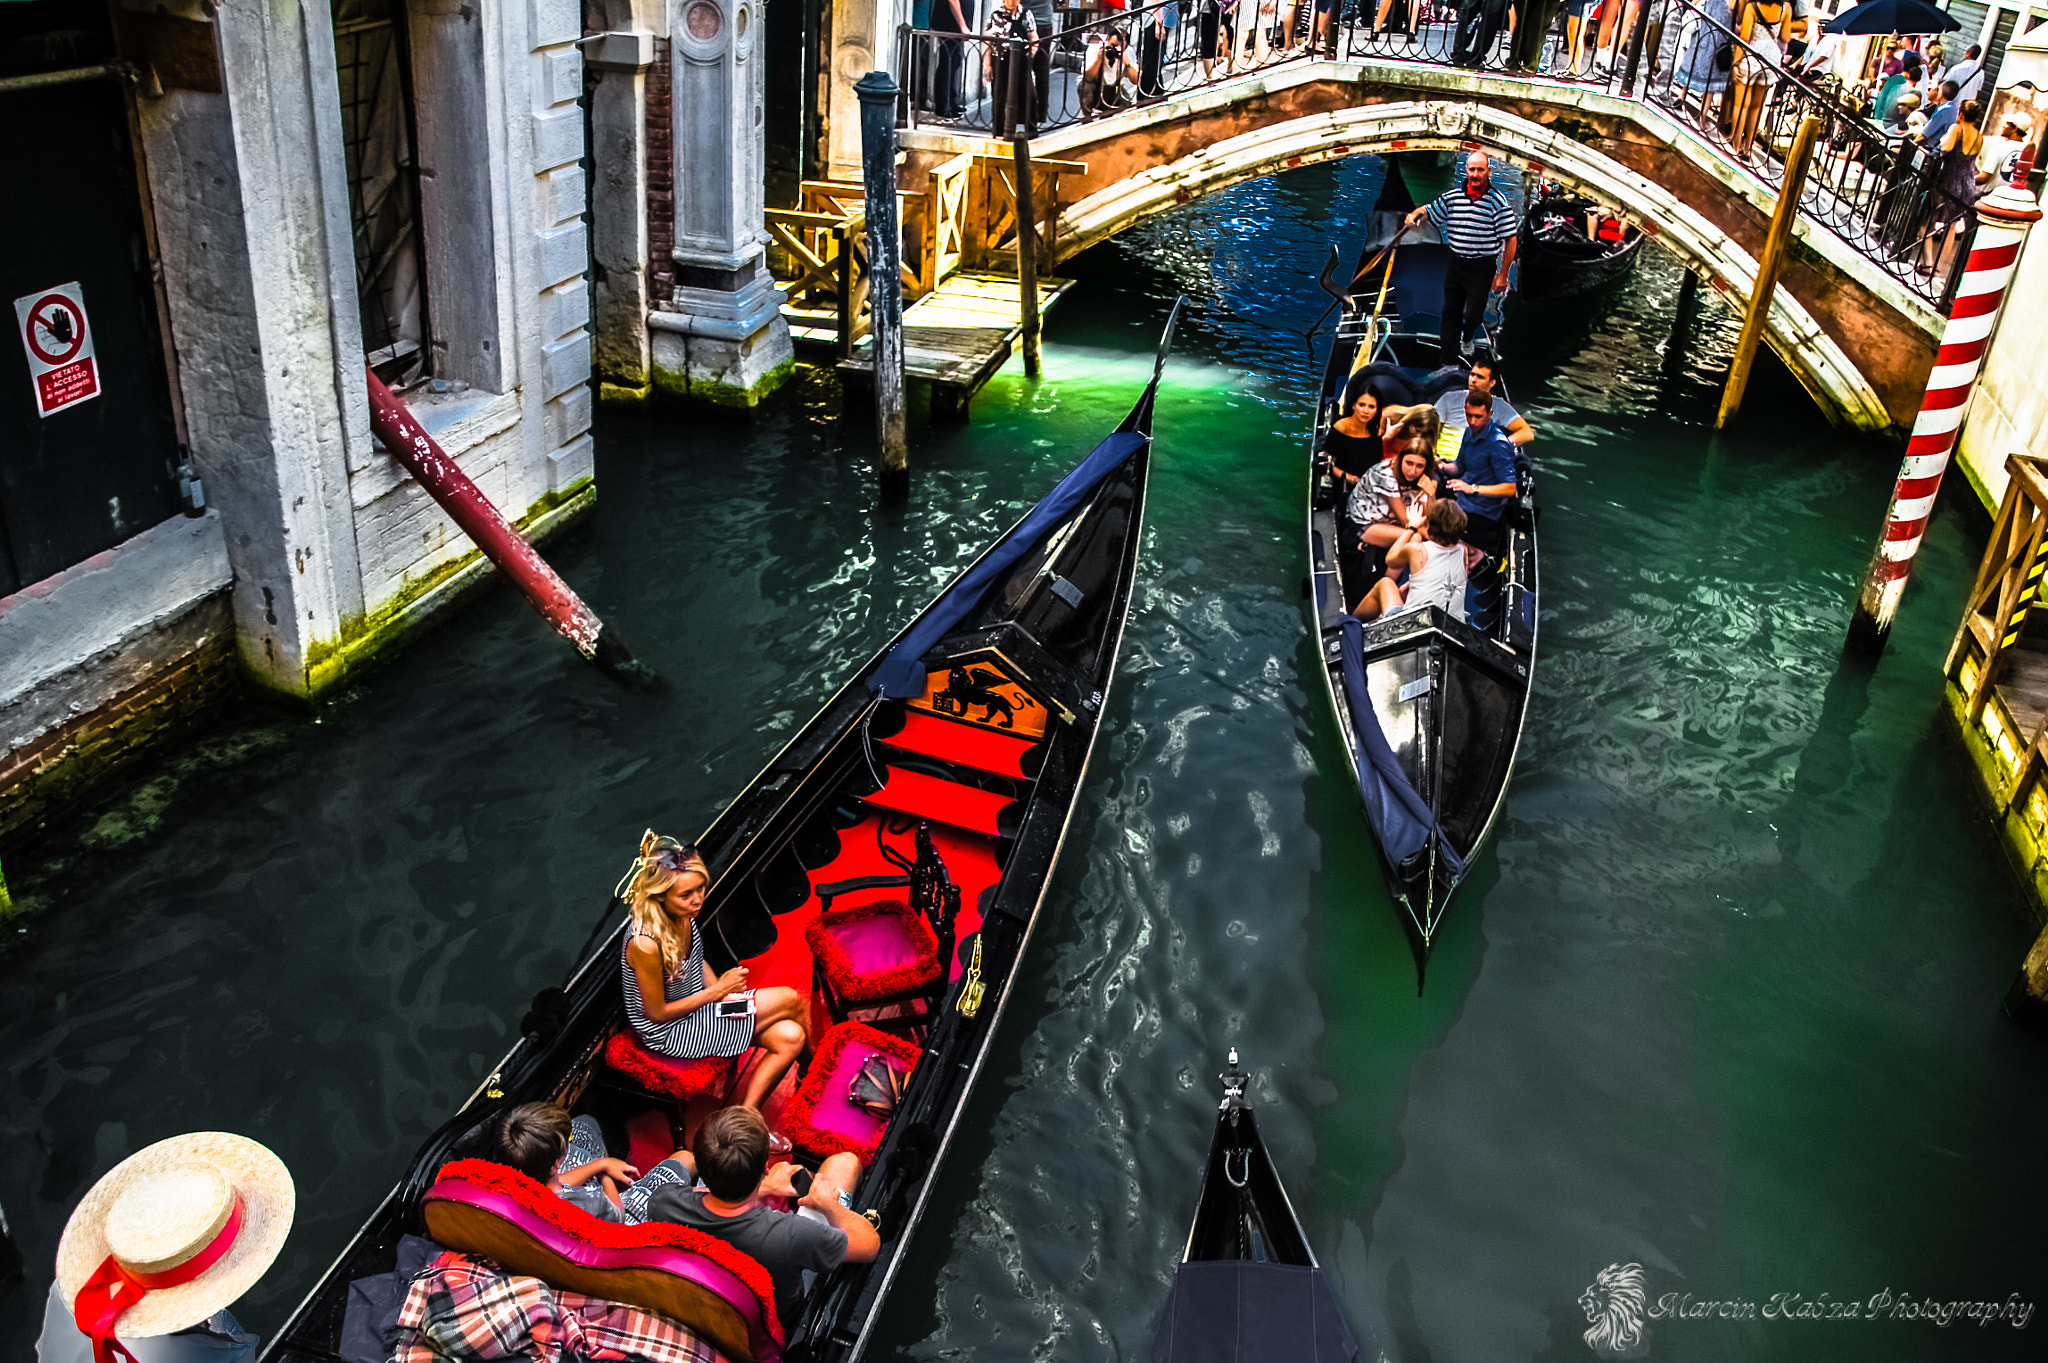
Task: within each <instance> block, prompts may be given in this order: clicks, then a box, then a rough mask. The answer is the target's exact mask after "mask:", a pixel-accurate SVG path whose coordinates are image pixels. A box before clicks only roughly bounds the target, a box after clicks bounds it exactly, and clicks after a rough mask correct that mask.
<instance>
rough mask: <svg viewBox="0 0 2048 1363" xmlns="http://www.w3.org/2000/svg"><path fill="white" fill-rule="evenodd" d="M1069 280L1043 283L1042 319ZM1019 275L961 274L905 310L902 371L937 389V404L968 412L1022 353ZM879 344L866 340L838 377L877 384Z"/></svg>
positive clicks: (1069, 284) (934, 396) (842, 365)
mask: <svg viewBox="0 0 2048 1363" xmlns="http://www.w3.org/2000/svg"><path fill="white" fill-rule="evenodd" d="M1072 287H1073V281H1072V280H1070V279H1040V280H1039V281H1038V315H1039V316H1040V317H1043V316H1044V315H1045V314H1046V313H1048V312H1050V311H1052V306H1053V304H1055V303H1057V302H1058V301H1059V300H1060V298H1061V296H1062V295H1064V294H1065V293H1066V291H1067V290H1068V289H1070V288H1072ZM1019 315H1020V314H1019V303H1018V286H1017V281H1016V279H1015V278H1013V277H1009V276H1005V275H999V274H982V273H966V272H962V273H960V274H956V275H953V276H951V277H950V278H948V279H947V280H946V281H945V282H944V283H943V284H941V285H939V287H938V288H936V289H934V290H932V292H930V293H929V294H926V295H925V296H924V297H923V298H920V299H919V300H918V301H917V302H915V303H912V304H911V305H910V306H909V307H908V308H905V309H904V310H903V370H904V374H905V376H906V377H907V378H911V379H922V380H923V381H924V382H926V383H929V384H931V385H932V389H933V392H932V402H933V406H934V407H937V408H942V409H948V410H957V411H961V412H964V411H966V410H967V404H968V403H969V402H970V401H972V400H973V398H974V395H975V394H976V393H978V392H980V391H981V389H982V387H983V386H984V385H985V384H987V383H988V381H989V380H990V379H992V378H994V377H995V375H996V371H997V370H999V369H1001V368H1002V367H1003V365H1004V363H1005V362H1006V361H1008V360H1009V358H1010V356H1011V355H1012V354H1013V353H1015V351H1016V348H1017V341H1018V338H1019V337H1021V336H1022V335H1023V334H1024V327H1023V324H1022V322H1021V321H1020V320H1019ZM873 345H874V342H873V338H872V337H864V338H862V340H861V341H860V342H859V343H858V344H856V345H855V346H854V350H853V354H852V355H851V356H849V357H848V358H846V359H844V360H841V361H840V362H839V372H840V373H842V374H847V375H858V376H859V377H860V378H861V379H862V380H870V381H871V378H872V374H873V371H874V360H873Z"/></svg>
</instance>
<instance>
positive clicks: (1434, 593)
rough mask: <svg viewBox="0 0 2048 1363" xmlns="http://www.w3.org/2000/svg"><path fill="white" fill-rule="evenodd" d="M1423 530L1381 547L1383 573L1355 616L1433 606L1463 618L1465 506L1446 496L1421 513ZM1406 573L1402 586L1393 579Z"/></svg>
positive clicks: (1363, 617) (1372, 616)
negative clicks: (1384, 555)
mask: <svg viewBox="0 0 2048 1363" xmlns="http://www.w3.org/2000/svg"><path fill="white" fill-rule="evenodd" d="M1423 529H1424V532H1425V535H1426V538H1425V537H1424V536H1415V537H1411V538H1407V539H1403V540H1401V541H1400V542H1398V543H1397V544H1395V545H1394V547H1393V548H1391V549H1389V550H1388V551H1387V575H1386V576H1385V577H1384V578H1382V579H1380V580H1379V581H1378V582H1375V583H1373V586H1372V590H1371V591H1369V592H1367V593H1366V594H1365V599H1364V600H1363V601H1360V602H1359V603H1358V605H1357V607H1356V608H1354V609H1353V610H1352V612H1351V613H1352V614H1353V615H1355V616H1357V617H1358V618H1359V619H1361V620H1377V619H1379V618H1380V617H1381V616H1382V615H1393V614H1396V613H1399V612H1404V611H1411V610H1421V609H1423V608H1424V607H1426V606H1435V607H1436V608H1437V609H1439V610H1441V611H1443V612H1444V613H1445V614H1447V615H1451V616H1455V617H1456V618H1458V619H1460V620H1462V619H1464V618H1465V547H1464V545H1463V544H1461V543H1460V542H1459V540H1460V537H1462V536H1463V535H1464V533H1465V510H1464V508H1463V507H1461V506H1459V505H1458V504H1457V503H1456V502H1455V501H1453V500H1451V499H1450V498H1448V497H1444V498H1439V499H1438V500H1436V501H1434V502H1431V503H1430V504H1429V509H1428V510H1427V511H1425V512H1424V513H1423ZM1404 571H1405V572H1406V573H1407V574H1408V584H1407V586H1405V587H1404V586H1402V585H1401V584H1400V583H1399V582H1397V581H1395V579H1396V578H1397V577H1398V576H1399V575H1400V574H1401V573H1402V572H1404Z"/></svg>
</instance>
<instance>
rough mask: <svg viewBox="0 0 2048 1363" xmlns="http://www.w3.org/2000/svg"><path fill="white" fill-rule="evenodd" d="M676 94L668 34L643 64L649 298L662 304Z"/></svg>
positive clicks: (670, 234) (671, 259) (671, 241)
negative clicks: (649, 61)
mask: <svg viewBox="0 0 2048 1363" xmlns="http://www.w3.org/2000/svg"><path fill="white" fill-rule="evenodd" d="M674 126H675V99H674V97H673V77H672V76H671V74H670V71H669V64H668V39H666V38H656V39H655V40H654V65H652V66H650V67H648V68H647V303H648V306H649V307H653V308H665V307H667V306H668V302H669V299H670V298H671V297H673V296H674V291H675V285H676V258H675V245H676V159H675V141H674Z"/></svg>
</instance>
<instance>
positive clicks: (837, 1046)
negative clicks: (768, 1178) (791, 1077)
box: [782, 1022, 918, 1164]
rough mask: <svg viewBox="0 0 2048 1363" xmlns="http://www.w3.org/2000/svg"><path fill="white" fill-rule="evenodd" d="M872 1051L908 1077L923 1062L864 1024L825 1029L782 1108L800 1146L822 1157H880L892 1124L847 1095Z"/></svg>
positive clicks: (897, 1040)
mask: <svg viewBox="0 0 2048 1363" xmlns="http://www.w3.org/2000/svg"><path fill="white" fill-rule="evenodd" d="M871 1055H881V1056H886V1057H888V1059H889V1061H890V1064H891V1065H892V1066H893V1067H894V1068H895V1069H896V1070H897V1071H899V1072H900V1073H902V1074H904V1075H908V1074H909V1073H910V1072H911V1070H912V1069H914V1068H916V1066H917V1057H918V1049H917V1046H916V1045H915V1044H914V1043H912V1042H909V1041H905V1040H903V1039H902V1038H901V1037H894V1036H890V1035H889V1034H888V1033H887V1032H882V1031H877V1030H876V1029H875V1028H873V1027H870V1026H868V1025H867V1024H866V1023H861V1022H842V1023H840V1024H839V1025H838V1026H836V1027H834V1028H833V1029H832V1030H831V1031H829V1032H827V1033H825V1039H824V1041H823V1042H822V1043H820V1044H819V1046H818V1053H817V1058H816V1059H814V1060H813V1061H812V1062H811V1072H810V1074H809V1075H808V1076H807V1077H806V1078H805V1079H804V1082H803V1087H801V1088H799V1089H798V1090H797V1091H796V1097H795V1098H793V1099H791V1100H790V1103H789V1106H788V1107H786V1108H784V1109H783V1110H782V1130H783V1134H785V1135H787V1136H788V1137H789V1139H790V1140H791V1142H793V1143H794V1144H795V1145H796V1146H797V1147H798V1148H799V1149H802V1150H807V1151H809V1152H810V1153H811V1154H814V1155H818V1156H820V1157H823V1156H826V1155H836V1154H838V1153H839V1152H840V1151H842V1150H845V1151H851V1152H852V1153H853V1154H855V1155H858V1156H859V1157H860V1162H861V1163H862V1164H866V1163H867V1162H868V1161H869V1160H871V1159H873V1158H874V1157H875V1151H876V1150H878V1149H880V1148H881V1145H882V1133H883V1131H884V1130H886V1127H885V1126H884V1125H883V1123H882V1122H881V1121H879V1120H878V1119H876V1118H874V1117H872V1116H869V1115H868V1112H867V1110H866V1109H865V1108H861V1107H857V1106H855V1105H854V1103H853V1101H852V1100H851V1099H850V1098H849V1097H848V1096H847V1090H848V1089H850V1088H851V1087H852V1086H853V1077H854V1075H856V1074H857V1073H859V1072H860V1067H861V1065H862V1063H863V1062H865V1061H866V1060H867V1058H868V1057H869V1056H871Z"/></svg>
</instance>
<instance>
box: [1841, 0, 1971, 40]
mask: <svg viewBox="0 0 2048 1363" xmlns="http://www.w3.org/2000/svg"><path fill="white" fill-rule="evenodd" d="M1961 27H1962V25H1961V24H1959V23H1957V22H1956V21H1955V19H1954V18H1952V17H1951V16H1949V15H1947V14H1945V13H1943V12H1942V11H1941V10H1938V9H1936V8H1935V7H1934V6H1932V5H1930V4H1928V3H1927V0H1864V3H1862V4H1860V5H1858V6H1856V7H1855V8H1854V9H1845V10H1843V11H1842V12H1841V13H1840V14H1837V15H1836V16H1835V17H1834V18H1832V19H1830V20H1828V21H1827V22H1826V23H1824V24H1822V25H1821V26H1820V31H1821V32H1823V33H1864V34H1868V33H1901V34H1904V33H1953V32H1955V31H1956V30H1957V29H1959V28H1961Z"/></svg>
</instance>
